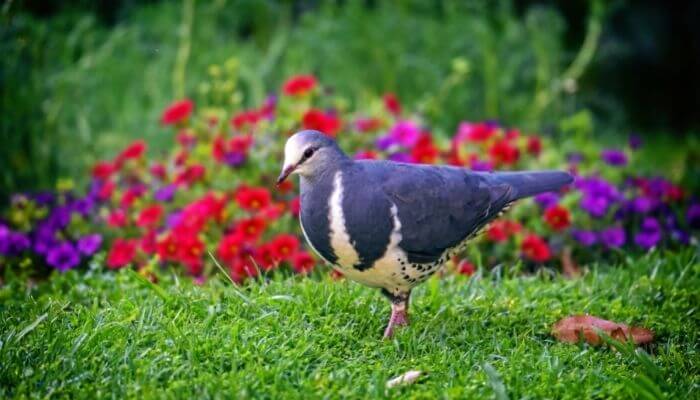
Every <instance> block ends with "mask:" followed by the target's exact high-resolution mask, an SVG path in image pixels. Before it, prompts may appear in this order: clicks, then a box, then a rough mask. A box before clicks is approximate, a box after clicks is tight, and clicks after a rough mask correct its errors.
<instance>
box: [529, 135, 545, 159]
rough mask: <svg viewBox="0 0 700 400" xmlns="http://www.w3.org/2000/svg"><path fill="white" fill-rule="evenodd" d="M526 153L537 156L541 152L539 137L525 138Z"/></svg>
mask: <svg viewBox="0 0 700 400" xmlns="http://www.w3.org/2000/svg"><path fill="white" fill-rule="evenodd" d="M526 149H527V152H528V153H530V154H532V155H533V156H538V155H540V153H541V152H542V139H540V137H539V136H535V135H533V136H528V138H527V146H526Z"/></svg>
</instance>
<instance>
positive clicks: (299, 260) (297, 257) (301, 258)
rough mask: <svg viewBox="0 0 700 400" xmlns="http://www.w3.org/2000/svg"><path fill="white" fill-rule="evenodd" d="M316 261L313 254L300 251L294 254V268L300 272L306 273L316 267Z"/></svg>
mask: <svg viewBox="0 0 700 400" xmlns="http://www.w3.org/2000/svg"><path fill="white" fill-rule="evenodd" d="M314 265H315V261H314V259H313V257H311V254H309V253H307V252H305V251H299V252H297V253H296V254H294V255H293V256H292V268H294V271H296V272H297V273H300V274H306V273H309V272H311V270H313V269H314Z"/></svg>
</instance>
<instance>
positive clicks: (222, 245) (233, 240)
mask: <svg viewBox="0 0 700 400" xmlns="http://www.w3.org/2000/svg"><path fill="white" fill-rule="evenodd" d="M244 245H245V238H244V237H243V235H241V234H240V233H239V232H235V233H230V234H228V235H226V236H224V237H223V238H221V241H220V242H219V247H218V248H217V255H218V256H219V258H220V259H221V260H222V261H223V262H224V263H226V264H228V265H232V264H233V263H234V262H235V261H236V259H237V258H238V257H239V256H240V255H241V254H242V253H243V246H244Z"/></svg>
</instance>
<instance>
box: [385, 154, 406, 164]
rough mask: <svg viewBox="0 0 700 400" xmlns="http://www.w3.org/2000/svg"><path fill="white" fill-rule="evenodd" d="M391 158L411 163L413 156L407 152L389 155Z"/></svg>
mask: <svg viewBox="0 0 700 400" xmlns="http://www.w3.org/2000/svg"><path fill="white" fill-rule="evenodd" d="M389 159H390V160H391V161H396V162H403V163H410V162H411V156H409V155H408V154H406V153H394V154H392V155H390V156H389Z"/></svg>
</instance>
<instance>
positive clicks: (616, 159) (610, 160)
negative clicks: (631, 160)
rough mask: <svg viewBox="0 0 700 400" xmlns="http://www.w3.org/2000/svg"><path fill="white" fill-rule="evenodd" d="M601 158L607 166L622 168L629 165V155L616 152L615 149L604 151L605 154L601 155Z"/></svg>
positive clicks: (620, 151)
mask: <svg viewBox="0 0 700 400" xmlns="http://www.w3.org/2000/svg"><path fill="white" fill-rule="evenodd" d="M600 157H601V158H602V159H603V161H605V162H606V163H607V164H609V165H612V166H615V167H622V166H625V165H627V154H625V152H624V151H622V150H615V149H607V150H603V152H602V153H601V154H600Z"/></svg>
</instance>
